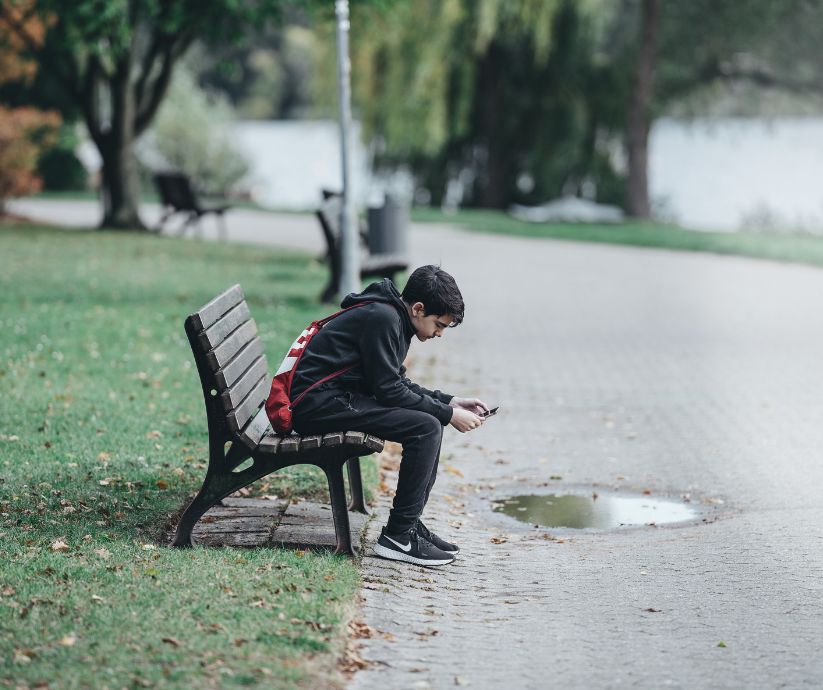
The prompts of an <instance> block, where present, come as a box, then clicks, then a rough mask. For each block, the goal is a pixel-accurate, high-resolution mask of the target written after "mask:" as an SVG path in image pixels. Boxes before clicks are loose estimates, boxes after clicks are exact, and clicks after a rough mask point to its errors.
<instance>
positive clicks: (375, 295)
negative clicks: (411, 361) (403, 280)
mask: <svg viewBox="0 0 823 690" xmlns="http://www.w3.org/2000/svg"><path fill="white" fill-rule="evenodd" d="M361 302H384V303H385V304H391V305H392V306H393V307H394V308H395V309H397V311H398V312H400V318H401V319H402V323H403V331H404V333H405V334H406V337H407V338H408V339H409V340H411V337H412V336H413V335H414V333H415V330H414V324H412V321H411V317H410V316H409V310H408V308H407V307H406V303H405V302H404V301H403V298H402V297H401V296H400V292H399V291H398V290H397V288H396V287H395V286H394V283H392V282H391V280H390V279H389V278H383V280H381V281H380V282H379V283H372V284H371V285H369V286H368V287H367V288H366V289H365V290H363V292H351V293H349V294H348V295H346V296H345V297H344V298H343V301H342V302H341V303H340V306H341V307H343V308H344V309H347V308H348V307H353V306H354V305H356V304H360V303H361Z"/></svg>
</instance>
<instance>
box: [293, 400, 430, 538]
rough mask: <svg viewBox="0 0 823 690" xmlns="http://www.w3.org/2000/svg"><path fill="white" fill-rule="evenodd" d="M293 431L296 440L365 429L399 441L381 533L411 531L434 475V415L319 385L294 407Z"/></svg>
mask: <svg viewBox="0 0 823 690" xmlns="http://www.w3.org/2000/svg"><path fill="white" fill-rule="evenodd" d="M294 429H295V431H296V432H297V433H298V434H300V435H301V436H302V435H306V434H325V433H328V432H330V431H365V432H368V433H370V434H374V435H375V436H378V437H380V438H383V439H386V440H389V441H396V442H397V443H400V444H401V445H402V446H403V458H402V460H401V461H400V476H399V477H398V479H397V493H396V494H395V496H394V504H393V507H392V509H391V512H390V513H389V520H388V522H387V524H386V531H387V532H390V533H392V534H401V533H403V532H405V531H407V530H409V529H411V528H412V527H414V525H415V524H416V522H417V520H418V518H419V517H420V515H421V514H422V513H423V508H424V507H425V505H426V501H428V500H429V493H431V490H432V486H434V480H435V477H436V476H437V465H438V462H439V459H440V444H441V442H442V440H443V425H442V424H441V423H440V421H439V420H438V419H437V418H436V417H434V416H432V415H430V414H429V413H428V412H420V411H418V410H409V409H406V408H403V407H385V406H384V405H381V404H380V403H378V402H377V400H375V399H374V398H372V397H370V396H367V395H362V394H360V393H352V392H349V391H344V390H341V389H339V388H324V387H323V386H320V387H318V388H317V389H316V390H314V391H312V392H311V393H309V395H307V396H306V397H305V398H304V399H303V400H302V401H301V402H300V404H299V405H298V406H297V408H296V409H295V411H294Z"/></svg>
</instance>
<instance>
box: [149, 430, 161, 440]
mask: <svg viewBox="0 0 823 690" xmlns="http://www.w3.org/2000/svg"><path fill="white" fill-rule="evenodd" d="M162 436H163V434H162V433H161V432H159V431H157V430H156V429H154V430H152V431H149V432H148V433H147V434H146V438H161V437H162Z"/></svg>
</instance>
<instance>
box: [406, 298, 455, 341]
mask: <svg viewBox="0 0 823 690" xmlns="http://www.w3.org/2000/svg"><path fill="white" fill-rule="evenodd" d="M409 311H410V313H411V320H412V324H413V325H414V330H415V334H416V335H417V339H418V340H419V341H420V342H426V341H427V340H428V339H429V338H439V337H440V336H442V335H443V331H445V330H446V329H447V328H448V327H449V326H450V325H451V323H452V322H453V321H454V317H453V316H452V315H451V314H441V315H440V316H437V315H435V314H429V315H428V316H426V310H425V308H424V307H423V303H422V302H415V303H414V304H412V305H411V307H410V309H409Z"/></svg>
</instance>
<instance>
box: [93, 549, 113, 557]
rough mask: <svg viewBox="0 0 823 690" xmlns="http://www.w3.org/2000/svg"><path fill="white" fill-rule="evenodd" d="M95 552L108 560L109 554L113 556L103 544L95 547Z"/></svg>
mask: <svg viewBox="0 0 823 690" xmlns="http://www.w3.org/2000/svg"><path fill="white" fill-rule="evenodd" d="M94 553H96V554H97V555H98V556H100V558H102V559H103V560H106V559H107V558H108V557H109V556H111V552H110V551H109V550H108V549H107V548H106V547H105V546H101V547H100V548H99V549H95V550H94Z"/></svg>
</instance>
